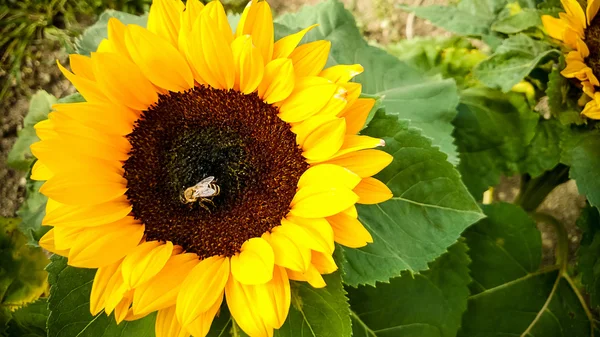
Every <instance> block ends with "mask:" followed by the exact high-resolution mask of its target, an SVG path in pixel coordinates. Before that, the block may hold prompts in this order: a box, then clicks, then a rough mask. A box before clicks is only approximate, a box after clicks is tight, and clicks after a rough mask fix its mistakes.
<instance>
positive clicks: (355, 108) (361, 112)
mask: <svg viewBox="0 0 600 337" xmlns="http://www.w3.org/2000/svg"><path fill="white" fill-rule="evenodd" d="M374 105H375V100H374V99H372V98H359V99H357V100H356V102H354V104H352V105H351V106H349V107H348V108H347V109H346V110H344V112H343V113H342V115H341V117H343V118H345V119H346V133H347V134H349V135H353V134H357V133H358V132H359V131H360V130H362V128H363V127H364V125H365V122H366V121H367V117H369V113H370V112H371V109H372V108H373V106H374Z"/></svg>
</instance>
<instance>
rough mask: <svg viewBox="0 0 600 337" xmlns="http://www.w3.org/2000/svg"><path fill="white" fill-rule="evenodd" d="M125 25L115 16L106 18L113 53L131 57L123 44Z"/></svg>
mask: <svg viewBox="0 0 600 337" xmlns="http://www.w3.org/2000/svg"><path fill="white" fill-rule="evenodd" d="M125 30H126V26H125V25H124V24H123V23H121V21H119V20H118V19H117V18H110V19H108V40H109V41H110V42H111V44H112V46H113V48H114V51H113V52H115V53H118V54H120V55H122V56H124V57H127V58H129V59H131V56H129V52H128V51H127V46H126V45H125Z"/></svg>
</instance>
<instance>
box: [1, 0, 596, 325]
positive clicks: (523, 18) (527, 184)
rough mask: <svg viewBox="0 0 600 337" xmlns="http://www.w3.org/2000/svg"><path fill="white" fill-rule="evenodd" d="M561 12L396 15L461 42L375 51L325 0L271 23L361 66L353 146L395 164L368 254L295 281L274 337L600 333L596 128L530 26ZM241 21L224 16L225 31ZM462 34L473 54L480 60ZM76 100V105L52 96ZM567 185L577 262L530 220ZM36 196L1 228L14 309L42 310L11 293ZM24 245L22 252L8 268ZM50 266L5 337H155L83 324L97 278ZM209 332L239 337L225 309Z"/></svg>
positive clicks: (15, 161)
mask: <svg viewBox="0 0 600 337" xmlns="http://www.w3.org/2000/svg"><path fill="white" fill-rule="evenodd" d="M557 6H560V2H558V1H536V0H462V1H458V2H456V4H453V5H450V6H430V7H415V8H408V7H406V8H405V9H406V10H409V11H412V12H414V13H415V14H416V15H417V16H419V17H422V18H425V19H428V20H429V21H431V22H432V23H433V24H434V25H437V26H440V27H443V28H445V29H446V30H448V31H450V32H453V33H454V34H455V35H454V36H452V37H448V38H422V39H414V40H410V41H402V42H400V43H398V44H394V45H390V46H387V47H386V50H383V49H380V48H377V47H374V46H371V45H369V44H368V43H367V41H366V40H365V39H364V38H363V36H362V34H361V32H360V30H359V29H358V28H357V25H356V22H355V20H354V18H353V17H352V14H351V13H350V12H349V11H347V10H346V9H344V7H343V5H342V4H341V3H340V2H338V1H336V0H329V1H326V2H323V3H321V4H318V5H316V6H307V7H304V8H303V9H301V10H300V11H299V12H297V13H294V14H287V15H284V16H281V17H279V18H277V20H276V31H275V33H276V37H277V38H279V37H281V36H285V35H287V34H289V33H293V32H296V31H298V30H300V29H302V28H304V27H306V26H309V25H311V24H314V23H318V24H319V26H318V27H317V28H315V29H314V30H313V31H311V32H310V33H309V34H307V36H306V37H305V38H304V40H303V41H302V43H306V42H309V41H313V40H317V39H326V40H330V41H331V42H332V50H331V54H330V58H329V60H328V66H331V65H335V64H340V63H360V64H362V65H363V66H364V67H365V72H364V73H363V74H361V75H360V76H358V77H357V78H356V79H355V81H356V82H358V83H361V84H362V86H363V92H364V94H365V95H369V96H370V97H376V98H377V99H378V104H376V106H375V108H374V109H373V111H372V114H371V116H370V119H369V123H368V125H367V126H366V127H365V129H363V131H362V133H363V134H366V135H371V136H374V137H380V138H383V139H384V140H385V141H386V144H387V145H386V147H385V148H384V150H385V151H388V152H389V153H390V154H392V156H393V158H394V159H393V162H392V163H391V164H390V165H389V167H387V168H386V169H385V170H384V171H382V172H381V173H380V174H379V175H378V176H377V177H378V178H379V179H380V180H381V181H382V182H384V183H385V184H386V185H387V186H388V187H389V188H390V189H391V190H392V192H393V194H394V197H393V198H392V199H391V200H389V201H387V202H385V203H382V204H380V205H371V206H361V207H359V217H360V220H361V221H362V223H364V224H365V226H366V227H367V229H368V230H369V231H370V232H371V234H372V235H373V238H374V243H373V244H370V245H368V246H367V247H364V248H361V249H345V248H342V247H337V249H336V254H335V258H336V261H337V263H338V265H339V266H340V270H339V271H338V272H336V273H334V274H332V275H329V276H326V281H327V284H328V287H326V288H324V289H313V288H312V287H310V286H308V285H307V284H305V283H299V282H293V284H292V308H291V311H290V314H289V317H288V320H287V321H286V323H285V324H284V326H283V327H282V328H281V329H280V330H278V331H276V332H275V335H276V336H282V337H283V336H285V337H305V336H311V337H329V336H331V337H349V336H359V337H362V336H368V337H373V336H376V337H392V336H393V337H398V336H400V337H403V336H420V337H429V336H432V337H437V336H440V337H442V336H443V337H453V336H461V337H475V336H477V337H484V336H485V337H487V336H548V337H553V336H575V337H579V336H593V334H594V333H597V332H598V331H597V323H596V320H597V318H598V317H597V315H596V311H595V310H597V309H598V305H599V304H600V295H599V294H600V290H599V289H600V272H599V271H598V270H600V267H599V266H600V262H599V261H600V259H599V258H598V257H599V256H600V215H599V214H598V210H597V207H598V206H599V203H600V179H599V178H600V177H599V174H600V131H599V130H598V128H597V124H596V123H595V122H594V121H589V120H585V119H584V118H582V117H581V116H580V115H579V111H580V110H581V106H580V105H578V100H579V98H580V96H581V91H580V89H578V88H577V87H576V86H574V85H573V84H572V83H571V82H570V81H567V80H566V79H564V78H563V77H562V76H561V75H560V70H561V69H562V68H564V66H565V62H564V59H563V58H562V56H561V54H562V52H561V49H560V46H559V45H557V44H556V43H555V41H552V40H550V39H549V38H548V37H546V36H545V35H544V32H543V28H542V26H541V20H540V15H541V14H542V13H553V14H556V13H558V12H560V11H561V9H560V8H558V7H557ZM110 17H117V18H119V19H120V20H122V21H123V22H124V23H133V24H140V25H145V20H146V18H145V17H144V16H136V15H131V14H127V13H122V12H118V11H112V10H111V11H106V12H104V13H103V14H102V15H101V16H100V19H99V20H98V22H97V23H96V24H94V25H92V26H91V27H89V28H87V29H86V30H85V32H84V33H83V34H82V35H81V37H79V38H78V40H77V44H76V48H77V52H78V53H81V54H89V52H91V51H93V50H95V48H96V46H97V44H98V43H99V42H100V41H101V39H102V38H104V37H106V22H107V21H108V19H109V18H110ZM237 20H238V18H237V17H236V16H235V15H231V16H230V21H231V23H232V24H233V25H235V24H236V22H237ZM472 39H478V40H481V41H482V42H483V47H480V48H476V47H474V46H473V44H472V43H471V41H472ZM81 100H82V98H81V96H79V95H73V96H70V97H67V98H63V99H61V101H71V102H72V101H81ZM54 102H56V98H54V97H52V96H51V95H48V94H47V93H43V92H40V93H38V94H37V95H35V96H34V97H33V99H32V104H31V107H30V111H29V114H28V116H27V118H26V120H25V127H24V129H23V130H22V131H21V133H20V138H19V140H18V142H17V144H16V145H15V147H14V148H13V151H12V152H11V154H10V162H11V164H12V165H13V166H15V167H19V168H21V169H25V170H26V169H28V168H29V167H30V165H31V164H32V163H33V160H34V159H33V158H32V157H31V153H30V152H29V145H30V144H31V143H33V142H35V141H36V140H37V137H36V136H35V133H34V132H33V125H34V124H35V123H36V122H37V121H40V120H43V119H45V118H47V114H48V112H49V111H50V110H51V105H52V104H53V103H54ZM540 102H545V103H543V104H541V103H540ZM515 174H518V175H521V177H522V182H523V184H522V187H521V191H520V194H519V196H518V197H517V199H516V201H515V202H514V203H513V204H507V203H497V202H496V203H492V204H485V205H483V204H482V203H481V202H482V201H483V199H484V198H483V196H484V192H485V191H487V190H488V189H489V188H490V187H493V186H495V185H497V184H498V182H499V179H500V177H501V176H502V175H515ZM568 178H571V179H575V180H576V182H577V185H578V187H579V191H580V192H581V193H582V194H584V195H585V196H586V197H587V200H588V202H589V206H588V207H587V208H585V209H584V210H583V212H582V215H581V218H580V219H579V221H578V226H579V227H580V229H581V230H582V231H583V239H582V241H581V247H580V249H579V251H578V252H577V255H576V256H571V255H569V251H568V249H567V246H568V242H567V240H568V237H567V235H566V232H565V228H564V226H563V224H561V223H560V222H558V221H557V220H556V219H554V218H553V217H551V216H549V215H548V214H543V213H539V212H538V211H537V209H538V206H539V205H540V204H541V202H542V201H543V200H544V199H545V197H546V196H547V194H548V193H549V192H550V191H552V189H554V187H556V186H557V185H559V184H561V183H563V182H565V181H566V180H567V179H568ZM38 188H39V185H37V184H36V183H33V182H30V183H29V185H28V199H27V201H26V203H25V204H24V205H23V207H22V208H21V210H20V212H19V215H20V217H21V218H22V219H20V220H19V219H3V220H2V221H3V227H6V228H9V229H10V230H7V233H13V234H12V235H13V236H10V235H9V234H5V236H7V238H4V237H0V243H1V242H6V243H5V244H4V246H2V247H5V248H2V249H4V250H1V251H0V253H2V252H5V253H6V254H7V256H12V257H11V259H13V260H14V261H16V262H15V263H16V264H15V265H14V266H12V265H11V267H9V268H7V269H6V271H4V270H2V269H1V268H0V286H3V285H4V284H9V286H8V287H6V289H9V290H13V289H21V290H18V291H16V294H17V295H18V296H17V295H12V296H13V297H7V295H4V299H6V298H9V299H11V298H12V299H17V300H16V301H17V303H19V305H21V304H23V303H25V302H29V301H31V300H33V299H34V298H37V297H38V296H39V294H37V293H36V292H35V291H34V290H36V291H38V292H39V289H40V288H39V287H42V286H43V285H40V284H39V282H37V281H36V282H33V283H31V284H30V283H28V282H27V284H23V285H20V284H18V283H17V285H14V286H13V285H12V284H13V283H15V280H17V279H18V277H16V276H15V275H19V270H22V269H19V268H21V267H18V266H17V264H19V263H20V264H23V265H25V264H27V263H29V265H31V266H33V265H35V268H34V267H31V268H27V270H29V271H31V270H32V269H35V270H37V271H40V270H41V269H42V266H43V265H45V264H46V262H47V261H46V260H45V256H40V254H41V250H40V249H39V248H37V247H35V245H36V242H37V240H39V238H40V237H41V235H43V233H44V231H45V230H47V229H44V228H43V227H41V225H40V223H41V219H42V218H43V215H44V205H45V202H46V200H45V198H44V197H43V196H41V195H40V194H39V193H38V192H37V189H38ZM536 222H537V223H545V224H547V225H549V226H550V228H552V229H553V231H554V232H555V234H556V235H555V236H556V238H557V239H556V243H555V247H556V251H555V256H554V261H553V262H551V263H543V262H542V241H541V233H540V231H539V230H538V228H537V227H536ZM15 228H18V229H20V230H21V231H22V232H23V234H20V233H19V232H18V231H16V230H15ZM15 233H18V235H17V234H15ZM14 235H17V236H18V239H15V236H14ZM1 240H5V241H1ZM25 242H28V243H29V245H30V246H27V245H25ZM22 247H27V249H29V250H31V252H30V253H28V254H25V255H22V256H21V255H19V254H17V255H18V256H19V257H18V258H17V257H15V252H17V251H20V249H23V248H22ZM0 248H1V247H0ZM3 254H4V253H3ZM11 254H12V255H11ZM36 254H37V255H36ZM35 256H37V258H36V257H35ZM30 259H32V261H30ZM42 262H43V263H42ZM47 271H48V273H49V282H50V285H51V288H50V291H49V297H45V296H43V297H42V298H41V299H40V300H38V301H35V302H32V303H30V304H28V305H26V306H23V307H22V308H19V309H18V310H12V309H11V308H9V307H8V306H6V305H5V306H3V307H0V308H2V311H0V314H2V315H3V316H2V318H1V319H0V327H2V326H4V330H2V329H1V328H0V332H1V333H3V334H4V335H7V336H17V335H15V333H21V334H23V335H27V336H45V335H46V334H47V335H48V336H50V337H58V336H60V337H70V336H90V337H93V336H106V335H111V336H112V335H115V336H116V335H119V336H141V337H145V336H148V337H151V336H154V329H153V324H154V316H149V317H147V318H144V319H141V320H138V321H135V322H131V323H122V324H120V325H116V323H115V322H114V318H113V317H112V316H106V315H105V314H104V313H100V314H99V315H98V316H96V317H93V316H91V315H90V314H89V311H88V310H87V307H88V305H89V293H90V291H91V284H92V280H93V277H94V270H85V269H78V268H74V267H70V266H68V265H67V263H66V259H64V258H62V257H58V256H53V257H52V258H51V263H50V265H49V266H48V267H47ZM11 277H12V279H11ZM27 279H28V280H29V279H30V277H28V278H27ZM34 279H36V280H38V281H39V280H40V278H34ZM41 279H43V278H41ZM9 280H12V281H9ZM19 280H20V281H22V280H21V279H19ZM2 289H3V288H0V290H2ZM7 293H8V292H7ZM35 295H37V296H35ZM15 296H16V297H15ZM11 301H12V302H7V303H14V300H11ZM2 303H5V301H3V302H2ZM46 304H47V305H46ZM7 308H8V309H7ZM75 308H79V309H76V310H75ZM209 336H221V337H222V336H245V334H244V333H243V332H241V331H240V329H239V328H238V327H237V325H236V324H235V322H234V321H233V320H232V319H231V317H230V316H229V313H228V312H227V308H226V307H225V306H224V307H223V308H222V310H221V313H220V315H219V317H218V318H217V319H216V320H215V322H214V323H213V326H212V329H211V332H210V333H209Z"/></svg>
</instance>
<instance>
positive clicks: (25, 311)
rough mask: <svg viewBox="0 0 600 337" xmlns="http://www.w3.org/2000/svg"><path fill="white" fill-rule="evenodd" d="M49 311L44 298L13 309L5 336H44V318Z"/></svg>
mask: <svg viewBox="0 0 600 337" xmlns="http://www.w3.org/2000/svg"><path fill="white" fill-rule="evenodd" d="M49 313H50V312H49V311H48V302H47V300H46V299H45V298H42V299H39V300H37V301H35V302H33V303H29V304H28V305H26V306H24V307H21V308H19V309H17V310H15V311H14V312H12V320H11V321H10V323H9V324H8V328H7V330H6V332H7V336H15V337H17V336H18V337H46V320H47V319H48V314H49Z"/></svg>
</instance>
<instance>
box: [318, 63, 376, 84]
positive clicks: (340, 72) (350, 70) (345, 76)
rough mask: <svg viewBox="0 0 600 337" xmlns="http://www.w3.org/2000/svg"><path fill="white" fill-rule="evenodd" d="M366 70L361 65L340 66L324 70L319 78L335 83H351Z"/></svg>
mask: <svg viewBox="0 0 600 337" xmlns="http://www.w3.org/2000/svg"><path fill="white" fill-rule="evenodd" d="M364 70H365V68H363V66H361V65H360V64H338V65H335V66H333V67H329V68H327V69H323V71H321V73H320V74H319V76H321V77H325V78H326V79H328V80H330V81H332V82H334V83H346V82H349V81H350V80H351V79H352V78H353V77H354V76H357V75H360V74H361V73H362V72H363V71H364Z"/></svg>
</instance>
